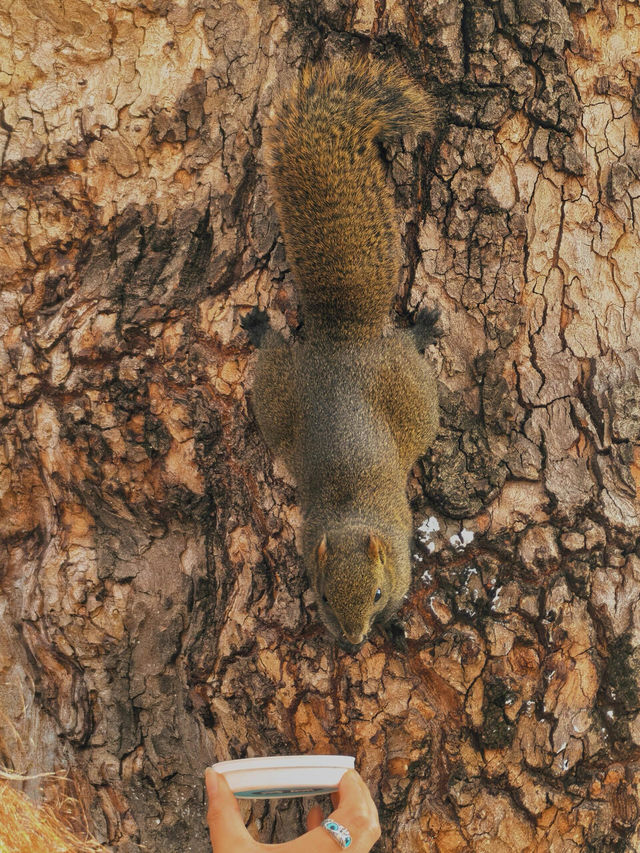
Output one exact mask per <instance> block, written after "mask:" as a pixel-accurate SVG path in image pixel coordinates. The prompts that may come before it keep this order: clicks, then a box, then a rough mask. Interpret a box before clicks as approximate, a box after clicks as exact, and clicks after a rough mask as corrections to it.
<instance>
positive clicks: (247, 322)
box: [240, 305, 269, 347]
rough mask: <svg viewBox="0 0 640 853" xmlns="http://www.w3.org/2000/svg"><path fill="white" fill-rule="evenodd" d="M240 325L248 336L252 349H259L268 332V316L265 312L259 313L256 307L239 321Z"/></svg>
mask: <svg viewBox="0 0 640 853" xmlns="http://www.w3.org/2000/svg"><path fill="white" fill-rule="evenodd" d="M240 325H241V326H242V328H243V329H244V330H245V332H246V333H247V335H248V336H249V340H250V341H251V343H252V344H253V345H254V347H259V346H260V344H261V343H262V339H263V338H264V336H265V335H266V333H267V332H268V330H269V315H268V314H267V312H266V311H261V310H260V309H259V308H258V306H257V305H256V307H255V308H253V309H252V310H251V311H250V312H249V313H248V314H245V316H244V317H243V318H242V319H241V320H240Z"/></svg>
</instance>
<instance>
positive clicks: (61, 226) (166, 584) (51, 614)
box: [0, 0, 640, 853]
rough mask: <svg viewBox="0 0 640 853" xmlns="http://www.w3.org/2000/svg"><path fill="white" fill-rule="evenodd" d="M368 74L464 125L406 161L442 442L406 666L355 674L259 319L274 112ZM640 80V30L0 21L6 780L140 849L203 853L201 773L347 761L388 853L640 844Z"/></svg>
mask: <svg viewBox="0 0 640 853" xmlns="http://www.w3.org/2000/svg"><path fill="white" fill-rule="evenodd" d="M358 50H360V51H371V52H373V53H376V54H378V55H381V56H390V57H391V56H393V57H397V56H400V57H401V58H402V60H403V61H404V62H405V64H406V65H407V67H408V68H409V69H410V70H411V71H412V73H413V74H414V75H416V76H418V77H419V78H423V79H424V80H425V81H429V82H430V84H431V85H432V86H433V88H434V89H435V91H437V92H438V93H439V94H440V95H441V96H442V99H443V102H444V103H445V104H446V105H447V106H448V110H449V113H448V115H447V116H446V117H445V119H444V120H443V127H442V131H441V133H440V136H439V137H438V138H437V139H436V140H432V144H431V145H426V146H425V145H423V144H422V143H420V145H417V144H416V140H415V139H411V138H407V139H404V140H403V144H400V143H399V144H397V145H395V146H393V147H387V148H386V149H385V150H384V151H383V152H382V154H383V156H384V157H385V158H386V160H387V161H388V164H389V176H390V177H389V179H390V182H392V184H393V186H394V187H395V191H396V201H397V205H398V217H399V218H400V219H401V221H402V223H403V225H402V227H403V237H404V245H405V252H406V256H405V257H406V265H405V268H404V270H403V274H402V282H401V285H400V287H399V290H398V299H397V304H396V310H397V312H398V314H399V318H398V322H403V321H405V318H406V317H407V315H408V313H409V312H410V311H411V310H412V309H413V308H415V307H416V306H418V305H420V304H422V303H424V304H427V305H433V304H434V303H435V304H438V305H439V306H440V307H441V309H442V315H443V320H442V323H443V326H444V329H445V332H446V335H445V337H443V338H442V339H441V340H440V342H439V343H438V346H437V347H432V348H431V350H432V351H431V353H430V355H429V357H430V358H432V359H433V360H434V362H435V364H436V366H437V369H438V373H439V379H440V389H441V397H442V413H443V414H442V427H441V431H440V435H439V438H438V442H437V445H436V447H435V448H434V449H433V452H432V453H431V454H430V455H429V456H428V457H427V458H426V459H424V460H423V461H422V462H421V463H420V464H418V465H416V468H415V471H414V475H413V476H412V478H411V482H410V484H409V488H410V494H411V497H412V501H413V506H414V509H415V522H416V530H417V537H416V548H415V562H416V567H415V579H414V584H413V587H412V590H411V593H410V596H409V598H408V600H407V602H406V605H405V606H404V608H403V610H402V615H403V617H404V619H405V620H406V625H407V641H406V648H402V647H399V646H396V645H393V644H392V642H391V641H390V640H389V639H388V638H387V637H385V636H384V635H383V634H381V633H375V634H374V635H373V636H372V638H371V641H370V642H367V643H366V644H365V645H364V647H363V648H362V650H361V651H360V652H359V653H358V654H356V655H350V654H346V653H345V652H343V651H340V650H339V649H337V648H336V647H335V646H334V645H333V644H332V643H331V642H330V640H329V639H328V637H327V636H326V634H325V633H324V632H323V631H322V630H321V629H320V627H319V625H318V620H317V618H315V616H314V610H313V603H312V602H311V600H310V595H309V594H308V592H307V584H306V581H305V578H304V575H303V572H302V567H301V563H300V559H299V557H298V555H297V551H296V543H295V539H296V534H297V532H298V531H299V523H300V517H299V511H298V508H297V506H296V496H295V489H294V487H293V484H292V483H291V482H290V480H289V479H288V478H287V476H286V474H285V472H284V471H283V470H282V468H281V467H280V466H279V465H278V464H274V462H273V460H272V459H270V458H269V456H268V454H267V453H266V450H265V446H264V444H263V442H262V440H261V438H260V436H259V435H258V433H257V431H256V427H255V422H254V420H253V418H252V415H251V407H250V384H251V371H252V364H253V361H254V354H253V352H252V351H251V348H250V347H249V345H248V343H247V340H246V336H245V334H244V333H243V331H242V330H241V328H240V319H241V317H242V316H243V314H244V313H246V311H247V310H248V309H249V308H250V307H251V306H253V305H254V304H256V303H258V304H259V305H260V306H261V307H266V308H267V309H268V311H269V314H270V316H271V319H272V322H273V323H274V324H275V325H276V326H277V327H279V328H282V329H283V330H285V331H286V332H287V333H291V334H295V330H296V327H297V325H298V323H299V321H300V319H301V318H300V317H299V316H298V313H297V308H296V297H295V292H294V290H293V286H292V282H291V279H290V276H289V273H288V269H287V264H286V260H285V257H284V252H283V247H282V242H281V240H280V239H279V235H278V224H277V221H276V218H275V215H274V211H273V207H272V204H271V200H270V197H269V194H268V192H267V189H266V186H265V180H264V169H263V149H262V145H261V129H262V126H263V124H264V122H265V120H266V118H267V116H268V113H269V109H270V106H271V103H272V99H273V96H274V94H275V92H276V91H277V90H278V89H279V87H281V86H285V85H287V84H288V82H289V81H291V80H292V79H293V78H294V77H295V75H296V74H297V72H298V69H299V68H300V66H301V64H302V63H303V62H304V61H306V60H314V59H316V58H318V57H320V56H322V55H326V54H327V53H333V52H336V51H341V52H342V51H358ZM639 79H640V9H639V7H638V5H637V3H631V2H629V3H626V2H618V3H615V2H611V0H602V3H601V4H600V3H597V2H596V0H579V2H577V3H567V4H564V3H562V2H560V0H515V2H512V0H495V2H492V0H464V2H462V0H435V2H429V3H427V2H424V0H358V2H353V0H318V2H310V0H281V2H280V3H278V2H275V0H273V2H271V0H112V2H107V0H97V2H93V3H90V2H88V0H13V2H8V0H5V2H2V4H1V5H0V85H1V86H2V90H1V91H2V95H1V100H2V112H1V113H0V152H2V183H1V184H0V193H1V203H2V216H3V239H2V241H1V244H0V264H1V268H2V269H1V273H0V274H1V276H2V294H1V302H0V305H1V308H0V312H1V313H0V418H1V423H2V443H1V445H0V533H1V536H2V545H1V546H0V548H1V550H0V566H1V572H0V578H1V594H0V612H1V613H2V617H3V618H2V622H1V623H0V679H1V683H2V693H1V703H2V716H1V717H0V734H1V739H0V759H1V760H2V762H3V763H4V764H5V765H8V766H10V767H11V768H13V769H14V770H16V771H18V772H21V773H27V774H29V773H37V772H43V771H48V770H52V769H59V768H68V769H69V772H70V774H71V776H72V778H73V779H74V780H75V784H76V786H77V789H78V790H79V791H80V792H81V796H82V798H83V801H84V803H85V804H86V807H87V809H88V813H89V815H90V818H91V821H92V823H93V826H94V829H95V832H96V835H97V836H98V838H99V839H100V840H106V841H108V842H109V843H110V844H111V845H112V846H113V849H114V850H117V851H122V852H123V851H134V850H138V849H140V848H139V845H141V844H144V845H146V848H145V849H149V850H152V851H165V853H170V851H204V850H206V849H207V843H208V842H207V840H206V835H205V831H204V823H203V806H202V803H203V792H202V774H203V769H204V767H205V765H206V764H207V763H209V762H211V761H213V760H215V759H226V758H233V757H242V756H247V755H253V754H265V753H267V754H268V753H290V752H293V753H297V752H307V751H311V752H318V751H339V752H344V753H352V754H355V755H356V757H357V765H358V766H359V768H360V769H361V771H362V773H363V775H364V777H365V779H366V780H367V782H368V783H369V785H370V786H371V789H372V791H373V792H374V794H375V799H376V801H377V803H378V805H379V807H380V815H381V821H382V826H383V838H382V840H381V841H380V843H379V846H378V849H379V850H380V851H385V853H389V851H398V853H413V851H439V853H445V851H446V853H454V851H455V852H456V853H462V851H474V853H475V851H477V853H481V851H491V853H502V852H503V851H504V853H514V851H539V852H540V853H542V851H554V853H570V851H594V853H595V851H597V853H602V851H627V850H629V851H630V850H637V849H639V845H640V835H639V834H638V830H637V826H638V818H639V816H640V761H639V756H640V753H639V748H640V692H639V688H640V679H639V675H638V661H639V659H640V651H639V639H640V603H639V598H640V507H639V502H638V486H639V484H640V400H639V393H638V389H639V383H640V313H639V309H640V299H639V277H638V260H639V255H638V250H639V240H638V227H637V223H638V220H639V218H640V200H639V199H640V147H639V145H638V110H640V89H639V88H638V81H639ZM248 392H249V393H248ZM30 784H31V785H33V784H35V783H30ZM303 808H304V807H303V806H302V805H301V804H300V802H298V801H283V802H280V803H256V804H254V805H253V807H252V808H251V811H250V813H248V814H247V817H248V819H250V820H251V824H252V826H253V829H254V831H255V832H256V833H258V834H259V835H260V837H261V838H262V839H263V840H284V839H285V838H287V837H291V836H293V835H294V834H295V833H297V832H298V831H300V829H301V826H302V816H303Z"/></svg>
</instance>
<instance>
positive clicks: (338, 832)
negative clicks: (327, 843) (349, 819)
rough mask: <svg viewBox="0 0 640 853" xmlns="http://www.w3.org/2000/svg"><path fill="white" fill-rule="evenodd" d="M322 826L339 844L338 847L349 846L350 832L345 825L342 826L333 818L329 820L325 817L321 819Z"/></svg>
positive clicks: (344, 847)
mask: <svg viewBox="0 0 640 853" xmlns="http://www.w3.org/2000/svg"><path fill="white" fill-rule="evenodd" d="M322 827H323V829H326V830H327V832H328V833H329V835H330V836H331V837H332V838H333V840H334V841H336V842H337V843H338V844H339V845H340V847H342V849H343V850H344V849H346V848H347V847H351V833H350V832H349V830H348V829H347V828H346V826H342V824H340V823H338V822H337V821H335V820H331V819H330V818H325V820H323V821H322Z"/></svg>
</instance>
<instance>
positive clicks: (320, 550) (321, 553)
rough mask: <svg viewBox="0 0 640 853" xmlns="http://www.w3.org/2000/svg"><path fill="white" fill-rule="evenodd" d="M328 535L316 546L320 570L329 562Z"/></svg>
mask: <svg viewBox="0 0 640 853" xmlns="http://www.w3.org/2000/svg"><path fill="white" fill-rule="evenodd" d="M327 550H328V543H327V534H326V533H325V534H324V536H323V537H322V539H321V540H320V541H319V542H318V544H317V545H316V561H317V563H318V565H319V566H320V568H322V567H323V566H324V565H325V563H326V562H327Z"/></svg>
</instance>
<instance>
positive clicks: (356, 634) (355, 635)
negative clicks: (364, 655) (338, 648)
mask: <svg viewBox="0 0 640 853" xmlns="http://www.w3.org/2000/svg"><path fill="white" fill-rule="evenodd" d="M345 637H346V638H347V640H348V641H349V642H350V643H351V645H352V646H359V645H360V643H361V642H362V641H363V640H364V634H363V632H362V631H353V632H351V633H349V634H348V633H347V632H346V631H345Z"/></svg>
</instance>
